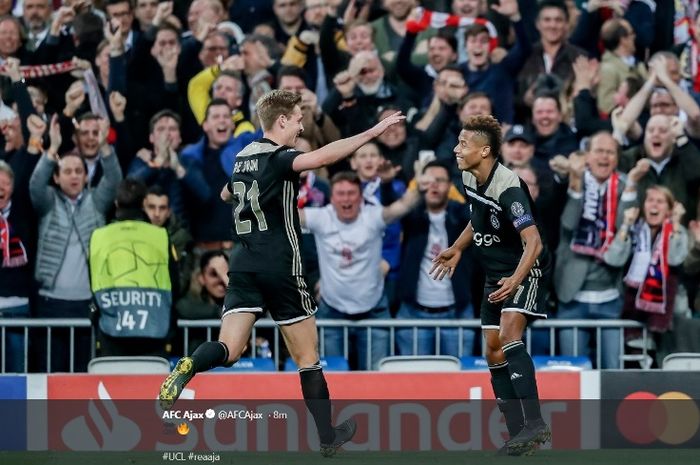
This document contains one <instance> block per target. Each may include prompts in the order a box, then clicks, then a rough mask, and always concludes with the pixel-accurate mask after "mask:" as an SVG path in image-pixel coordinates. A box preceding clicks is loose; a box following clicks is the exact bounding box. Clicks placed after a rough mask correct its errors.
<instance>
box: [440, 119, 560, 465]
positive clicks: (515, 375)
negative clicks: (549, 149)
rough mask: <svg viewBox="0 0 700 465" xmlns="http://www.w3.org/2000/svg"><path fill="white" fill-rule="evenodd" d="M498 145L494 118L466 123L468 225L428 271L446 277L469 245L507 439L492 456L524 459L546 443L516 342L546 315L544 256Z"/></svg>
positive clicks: (526, 358)
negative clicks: (481, 285) (481, 274)
mask: <svg viewBox="0 0 700 465" xmlns="http://www.w3.org/2000/svg"><path fill="white" fill-rule="evenodd" d="M500 148H501V128H500V125H499V123H498V121H497V120H496V119H495V118H494V117H492V116H472V117H470V118H469V119H467V121H466V122H465V123H464V126H463V129H462V131H461V132H460V133H459V141H458V143H457V146H456V147H455V149H454V152H455V155H456V158H457V165H458V166H459V169H460V170H462V181H463V183H464V190H465V193H466V195H467V201H468V202H469V206H470V208H471V221H470V223H469V224H468V225H467V227H466V228H465V229H464V231H463V232H462V234H461V235H460V236H459V238H458V239H457V240H456V241H455V243H454V244H453V245H452V246H451V247H449V248H448V249H446V250H444V251H443V252H442V253H440V255H438V256H437V257H436V258H435V264H434V266H433V269H432V270H431V274H432V275H433V277H434V278H436V279H442V278H444V277H445V276H447V275H449V276H452V273H453V271H454V269H455V267H456V266H457V263H458V262H459V259H460V257H461V255H462V251H464V249H466V248H467V247H469V246H470V245H471V244H472V243H473V244H475V245H476V250H477V255H478V257H479V259H480V261H481V264H482V266H483V267H484V270H485V272H486V288H485V291H484V300H483V301H482V304H481V328H482V330H483V332H484V337H485V339H486V361H487V362H488V365H489V370H490V371H491V385H492V386H493V391H494V394H495V396H496V399H497V402H498V406H499V409H500V410H501V412H503V415H504V416H505V419H506V425H507V427H508V433H509V435H510V439H509V440H508V441H506V444H505V445H504V447H503V448H502V449H501V451H499V452H500V453H508V454H509V455H523V454H531V453H533V452H534V451H535V450H536V449H537V447H538V446H539V444H544V443H545V442H547V441H549V440H550V438H551V432H550V429H549V426H547V424H546V423H545V422H544V420H543V419H542V415H541V413H540V404H539V397H538V394H537V381H536V380H535V368H534V365H533V363H532V358H530V355H529V354H528V353H527V350H526V348H525V345H524V344H523V341H522V336H523V331H524V330H525V327H526V326H527V323H528V321H531V320H533V319H536V318H546V317H547V315H546V311H545V309H544V306H545V299H546V297H547V296H546V290H547V283H546V280H547V279H548V277H549V269H550V259H549V253H548V252H547V250H546V248H545V245H544V242H543V240H542V238H541V236H540V232H539V230H538V227H537V224H536V222H535V217H534V214H533V209H534V207H533V206H534V202H533V201H532V199H531V198H530V194H529V192H528V189H527V185H525V183H524V182H523V181H522V180H521V179H520V178H518V176H516V175H515V174H514V173H513V172H512V171H510V170H509V169H508V168H506V167H505V166H503V165H502V164H500V163H499V162H498V158H497V157H498V154H499V150H500ZM466 284H467V283H465V285H466Z"/></svg>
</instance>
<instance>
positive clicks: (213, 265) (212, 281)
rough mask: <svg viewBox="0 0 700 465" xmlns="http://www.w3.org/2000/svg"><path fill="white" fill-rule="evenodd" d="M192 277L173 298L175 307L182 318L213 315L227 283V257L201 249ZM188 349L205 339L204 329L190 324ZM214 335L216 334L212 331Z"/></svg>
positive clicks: (198, 317)
mask: <svg viewBox="0 0 700 465" xmlns="http://www.w3.org/2000/svg"><path fill="white" fill-rule="evenodd" d="M195 279H196V281H195V282H194V283H193V286H192V288H191V289H190V290H189V292H188V293H187V294H185V295H184V296H183V298H182V299H180V300H178V301H177V304H176V305H175V311H176V314H177V317H178V318H182V319H185V320H208V319H217V318H219V317H220V316H221V308H222V306H223V305H224V297H225V296H226V286H228V258H227V256H226V253H225V252H223V251H221V250H209V251H207V252H204V253H203V254H202V256H201V258H200V259H199V265H198V268H197V272H196V274H195ZM189 333H190V338H189V340H188V342H189V347H188V350H190V351H192V350H195V349H196V348H197V347H199V346H200V345H201V344H202V343H203V342H204V341H206V340H207V339H206V330H204V329H200V328H190V330H189ZM214 337H216V334H215V335H214Z"/></svg>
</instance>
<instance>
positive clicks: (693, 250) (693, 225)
mask: <svg viewBox="0 0 700 465" xmlns="http://www.w3.org/2000/svg"><path fill="white" fill-rule="evenodd" d="M688 229H689V232H690V234H689V236H690V237H689V242H690V252H689V253H688V257H687V258H686V259H685V263H683V271H684V272H685V274H686V275H687V276H688V277H689V278H691V279H695V283H696V284H695V286H693V287H692V288H690V289H689V291H692V292H691V293H690V295H691V296H692V295H694V296H695V299H694V300H693V303H692V305H691V308H692V309H693V310H694V313H695V314H698V313H700V292H698V284H697V283H698V282H700V281H698V279H697V278H698V277H699V276H700V218H696V219H694V220H692V221H691V222H690V223H689V224H688Z"/></svg>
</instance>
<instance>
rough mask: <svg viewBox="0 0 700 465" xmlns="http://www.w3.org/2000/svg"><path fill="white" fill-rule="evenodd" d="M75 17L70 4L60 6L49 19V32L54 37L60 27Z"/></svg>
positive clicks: (59, 31)
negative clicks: (51, 18)
mask: <svg viewBox="0 0 700 465" xmlns="http://www.w3.org/2000/svg"><path fill="white" fill-rule="evenodd" d="M73 18H75V10H74V9H73V7H71V6H62V7H61V8H59V9H58V11H56V14H54V16H53V21H51V30H50V33H51V35H52V36H54V37H56V36H58V35H59V34H60V33H61V28H62V27H63V26H64V25H66V24H68V23H69V22H71V21H73Z"/></svg>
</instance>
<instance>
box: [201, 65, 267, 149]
mask: <svg viewBox="0 0 700 465" xmlns="http://www.w3.org/2000/svg"><path fill="white" fill-rule="evenodd" d="M244 67H245V63H244V60H243V57H242V56H241V55H233V56H230V57H229V58H227V59H226V60H224V62H223V63H221V65H218V64H216V65H214V66H211V67H209V68H207V69H205V70H203V71H201V72H200V73H199V74H197V75H196V76H195V77H193V78H192V79H191V80H190V82H189V84H188V86H187V96H188V99H189V103H190V108H191V109H192V113H193V114H194V116H195V118H196V119H197V123H199V124H201V123H202V121H204V114H205V112H206V109H207V105H209V102H210V101H211V100H212V99H224V100H226V102H227V103H228V106H229V107H231V118H232V119H233V122H234V124H235V126H236V127H235V129H234V133H233V134H234V136H239V135H240V134H242V133H244V132H253V131H255V128H254V127H253V125H252V124H251V123H250V122H249V121H247V120H246V119H245V115H244V113H243V111H244V110H247V109H246V108H245V106H244V105H243V100H244V94H245V86H244V84H243V81H241V78H240V74H239V73H240V72H241V71H242V70H243V69H244Z"/></svg>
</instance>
